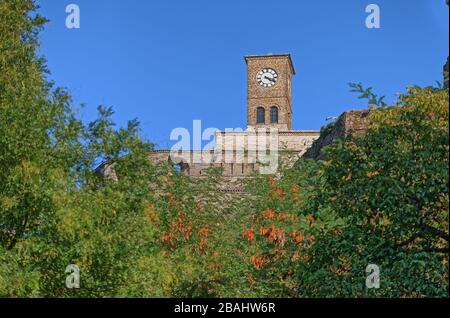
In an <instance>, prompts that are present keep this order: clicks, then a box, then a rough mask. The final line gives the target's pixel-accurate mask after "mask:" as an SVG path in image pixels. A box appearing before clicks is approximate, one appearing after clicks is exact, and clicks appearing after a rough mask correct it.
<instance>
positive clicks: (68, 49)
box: [38, 0, 449, 148]
mask: <svg viewBox="0 0 450 318" xmlns="http://www.w3.org/2000/svg"><path fill="white" fill-rule="evenodd" d="M38 3H39V4H40V6H41V9H40V11H39V12H40V13H41V14H42V15H44V16H46V17H47V18H49V19H50V20H51V22H50V23H49V24H48V25H47V28H46V29H45V31H44V32H43V33H42V35H41V39H42V53H43V54H44V55H45V56H46V57H47V59H48V66H49V68H50V70H51V72H52V74H51V78H52V79H53V80H55V81H56V84H57V85H58V86H63V87H67V88H68V89H69V90H70V91H71V92H72V95H73V97H74V102H75V104H82V103H84V104H86V107H85V108H83V109H82V110H81V111H80V115H81V116H82V118H83V119H84V120H91V119H93V118H94V115H95V113H96V107H97V105H99V104H104V105H108V106H113V107H114V110H115V111H116V114H115V116H114V119H115V120H116V121H117V123H118V124H119V125H124V124H125V123H126V121H127V120H128V119H132V118H136V117H137V118H139V119H140V121H141V123H142V129H143V135H144V136H145V137H147V138H149V139H150V140H152V141H153V142H156V143H157V144H158V145H159V147H160V148H167V147H168V146H170V145H171V144H172V142H170V141H169V135H170V132H171V131H172V129H174V128H176V127H185V128H188V129H190V130H191V129H192V120H194V119H200V120H202V126H203V128H207V127H217V128H219V129H225V128H235V127H242V128H245V126H246V65H245V62H244V59H243V57H244V56H245V55H249V54H266V53H291V54H292V57H293V60H294V65H295V67H296V70H297V76H296V78H295V79H294V84H293V90H294V92H293V94H294V105H293V107H294V116H293V125H294V129H319V128H320V127H321V126H322V125H324V124H325V123H326V122H325V118H326V117H327V116H330V115H332V116H337V115H339V114H340V113H342V112H343V111H346V110H349V109H360V108H363V107H364V106H365V104H364V102H362V101H361V100H358V99H357V98H356V95H355V94H353V93H350V92H349V89H348V86H347V83H348V82H362V83H363V84H364V85H365V86H373V87H374V89H375V91H376V92H379V93H380V94H381V95H386V97H387V101H389V102H390V101H392V100H394V99H395V94H396V92H402V91H404V89H405V87H406V86H407V85H411V84H417V85H422V86H425V85H433V84H434V83H435V81H436V80H439V81H442V66H443V64H444V61H445V60H446V59H447V56H448V45H449V44H448V10H447V6H446V5H445V1H444V0H369V1H363V0H340V1H336V0H314V1H312V0H310V1H304V0H190V1H187V0H170V1H167V0H164V1H163V0H58V1H48V0H47V1H44V0H38ZM70 3H75V4H78V5H79V7H80V9H81V28H80V29H78V30H74V29H72V30H69V29H67V28H66V27H65V19H66V16H67V14H66V13H65V8H66V6H67V5H68V4H70ZM370 3H376V4H378V5H379V6H380V9H381V29H367V28H366V27H365V19H366V16H367V15H368V14H367V13H366V12H365V8H366V6H367V5H368V4H370Z"/></svg>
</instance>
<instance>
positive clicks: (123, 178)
mask: <svg viewBox="0 0 450 318" xmlns="http://www.w3.org/2000/svg"><path fill="white" fill-rule="evenodd" d="M36 9H37V8H36V6H35V4H34V1H32V0H10V1H1V0H0V296H1V297H249V296H254V297H447V296H448V221H449V220H448V218H449V214H448V152H449V146H448V145H449V143H448V115H449V114H448V111H449V109H448V91H444V90H440V89H433V88H425V89H421V88H418V87H412V88H410V89H409V91H408V93H407V94H405V95H402V96H400V98H399V101H398V103H397V105H395V106H394V107H386V105H385V104H383V103H384V102H383V99H382V98H378V97H377V96H376V95H375V94H373V93H372V91H371V90H364V89H363V88H362V85H355V86H354V89H355V90H357V91H358V92H360V93H361V94H362V97H364V98H368V100H369V104H371V105H372V104H376V105H378V106H382V107H376V108H372V110H371V113H370V123H371V124H370V129H369V131H368V133H367V134H366V135H365V136H362V137H357V138H356V137H355V138H354V137H351V136H349V137H347V138H346V139H344V140H341V141H339V142H337V143H335V144H333V145H331V146H330V147H328V148H327V149H326V157H327V160H326V161H323V162H315V161H311V160H304V159H301V160H299V161H298V162H297V163H296V165H295V166H294V167H293V168H287V167H283V169H281V171H280V172H279V173H278V174H277V175H273V176H258V175H255V176H253V178H251V179H250V180H249V181H248V184H247V194H246V195H243V196H230V195H228V194H226V193H223V192H220V191H218V185H219V184H220V183H221V182H223V180H222V179H221V173H220V172H221V171H216V170H211V171H209V175H208V176H205V177H204V178H202V179H190V178H188V177H186V176H184V175H183V174H181V173H179V172H177V170H176V169H174V168H173V167H172V166H171V165H170V164H169V163H161V164H153V163H151V162H150V161H149V160H148V151H149V150H151V149H152V147H153V145H152V144H151V143H150V142H148V141H146V140H144V139H143V138H141V137H140V133H139V122H138V121H137V120H132V121H130V122H129V123H128V125H127V126H126V127H124V128H116V127H115V124H114V122H113V120H112V115H113V110H112V109H111V108H109V107H105V106H99V107H98V118H97V119H96V120H94V121H93V122H90V123H84V122H82V121H81V120H80V119H78V118H77V116H76V114H75V112H74V111H73V103H72V101H71V97H70V94H69V92H68V91H66V90H64V89H61V88H58V87H55V86H54V84H53V83H52V82H50V81H49V80H48V78H49V73H48V71H47V69H46V66H45V60H44V59H43V58H42V57H40V56H39V55H38V54H37V50H38V46H39V42H38V34H39V31H40V30H41V29H42V27H43V26H44V24H45V22H46V20H45V19H44V18H42V17H40V16H39V15H37V14H36V13H35V12H36ZM102 163H103V164H102ZM99 166H100V168H102V169H104V168H113V169H109V170H108V169H106V170H108V171H109V172H110V173H111V172H113V174H110V175H107V177H106V178H105V175H103V174H101V173H99V172H100V171H101V170H102V169H98V167H99ZM70 264H75V265H77V266H78V267H79V268H80V275H81V277H80V282H81V286H80V288H79V289H69V288H67V287H66V285H65V280H66V277H67V273H66V272H65V270H66V267H67V266H68V265H70ZM369 264H376V265H378V266H379V267H380V270H381V273H380V274H381V288H380V289H368V288H366V286H365V279H366V276H367V273H366V272H365V269H366V267H367V265H369Z"/></svg>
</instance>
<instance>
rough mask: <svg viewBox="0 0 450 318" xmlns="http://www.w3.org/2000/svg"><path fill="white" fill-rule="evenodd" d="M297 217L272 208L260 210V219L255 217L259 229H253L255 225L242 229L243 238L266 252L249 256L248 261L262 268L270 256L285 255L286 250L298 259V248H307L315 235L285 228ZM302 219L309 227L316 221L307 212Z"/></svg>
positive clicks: (291, 224)
mask: <svg viewBox="0 0 450 318" xmlns="http://www.w3.org/2000/svg"><path fill="white" fill-rule="evenodd" d="M297 219H298V218H297V217H295V215H293V214H286V213H277V212H276V211H274V210H273V209H266V210H264V211H263V212H262V218H261V219H260V218H258V217H256V218H255V220H257V222H258V221H260V223H261V225H260V226H259V230H257V231H255V227H251V228H249V229H246V230H244V233H243V238H244V239H245V240H246V241H247V242H248V243H249V244H257V248H259V249H263V250H264V249H265V252H266V253H258V254H256V255H253V256H251V257H250V263H251V264H252V265H253V266H254V267H255V268H256V269H262V268H263V267H264V266H265V265H266V264H268V263H269V262H270V260H271V258H272V259H273V258H277V257H279V256H281V257H284V256H286V255H287V253H286V250H293V252H292V256H291V257H290V259H291V261H292V262H295V261H297V260H298V259H299V250H298V249H299V248H300V247H303V248H307V247H308V246H310V245H311V244H312V243H313V242H314V240H315V237H314V235H312V234H309V235H306V234H305V233H304V231H301V230H295V229H290V230H288V229H287V228H292V226H294V224H295V222H296V221H297ZM304 220H305V221H306V222H307V224H308V225H309V226H308V227H309V229H312V228H313V226H314V224H315V222H316V221H315V219H314V216H313V215H312V214H308V215H307V216H306V217H304ZM270 246H271V247H270ZM267 247H269V250H267ZM261 252H263V251H261ZM264 254H266V255H264Z"/></svg>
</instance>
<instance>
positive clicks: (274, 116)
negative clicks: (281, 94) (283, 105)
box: [270, 106, 278, 124]
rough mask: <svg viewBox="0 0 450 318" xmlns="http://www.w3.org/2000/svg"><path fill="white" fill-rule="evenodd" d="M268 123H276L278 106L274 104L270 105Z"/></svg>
mask: <svg viewBox="0 0 450 318" xmlns="http://www.w3.org/2000/svg"><path fill="white" fill-rule="evenodd" d="M270 123H272V124H278V108H277V107H275V106H272V107H270Z"/></svg>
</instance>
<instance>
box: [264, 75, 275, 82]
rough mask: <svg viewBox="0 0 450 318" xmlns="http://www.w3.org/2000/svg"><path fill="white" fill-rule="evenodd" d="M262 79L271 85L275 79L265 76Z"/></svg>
mask: <svg viewBox="0 0 450 318" xmlns="http://www.w3.org/2000/svg"><path fill="white" fill-rule="evenodd" d="M264 78H265V79H267V80H269V81H271V82H272V83H275V79H274V78H270V77H267V76H264Z"/></svg>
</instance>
